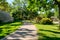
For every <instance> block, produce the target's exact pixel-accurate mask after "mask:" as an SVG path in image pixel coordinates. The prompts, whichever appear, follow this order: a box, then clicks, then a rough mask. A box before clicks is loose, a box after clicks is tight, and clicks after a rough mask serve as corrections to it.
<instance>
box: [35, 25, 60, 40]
mask: <svg viewBox="0 0 60 40" xmlns="http://www.w3.org/2000/svg"><path fill="white" fill-rule="evenodd" d="M35 25H36V28H37V29H38V40H60V30H58V25H41V24H35Z"/></svg>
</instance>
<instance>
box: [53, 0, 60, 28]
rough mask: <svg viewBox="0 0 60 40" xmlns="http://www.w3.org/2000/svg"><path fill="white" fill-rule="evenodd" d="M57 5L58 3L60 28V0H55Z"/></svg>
mask: <svg viewBox="0 0 60 40" xmlns="http://www.w3.org/2000/svg"><path fill="white" fill-rule="evenodd" d="M54 2H55V5H58V8H59V29H60V0H54Z"/></svg>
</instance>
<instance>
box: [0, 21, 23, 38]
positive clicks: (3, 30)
mask: <svg viewBox="0 0 60 40" xmlns="http://www.w3.org/2000/svg"><path fill="white" fill-rule="evenodd" d="M21 25H22V23H21V22H20V21H18V22H17V21H16V22H13V23H5V24H4V23H1V24H0V39H1V38H3V37H5V36H7V35H8V34H10V33H12V32H14V31H15V30H17V29H18V28H19V27H20V26H21Z"/></svg>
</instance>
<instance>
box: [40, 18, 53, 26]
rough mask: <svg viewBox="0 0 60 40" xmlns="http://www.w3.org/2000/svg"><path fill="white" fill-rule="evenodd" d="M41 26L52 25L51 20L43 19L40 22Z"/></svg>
mask: <svg viewBox="0 0 60 40" xmlns="http://www.w3.org/2000/svg"><path fill="white" fill-rule="evenodd" d="M41 24H49V25H50V24H53V22H52V20H51V19H49V18H43V19H42V20H41Z"/></svg>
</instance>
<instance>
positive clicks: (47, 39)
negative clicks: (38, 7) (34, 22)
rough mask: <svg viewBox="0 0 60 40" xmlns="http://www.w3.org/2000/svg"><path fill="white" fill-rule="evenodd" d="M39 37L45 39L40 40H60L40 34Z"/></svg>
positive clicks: (59, 39) (40, 39)
mask: <svg viewBox="0 0 60 40" xmlns="http://www.w3.org/2000/svg"><path fill="white" fill-rule="evenodd" d="M38 35H39V36H42V37H43V38H41V37H39V39H38V40H60V38H59V37H49V36H46V35H45V34H43V33H38Z"/></svg>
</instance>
